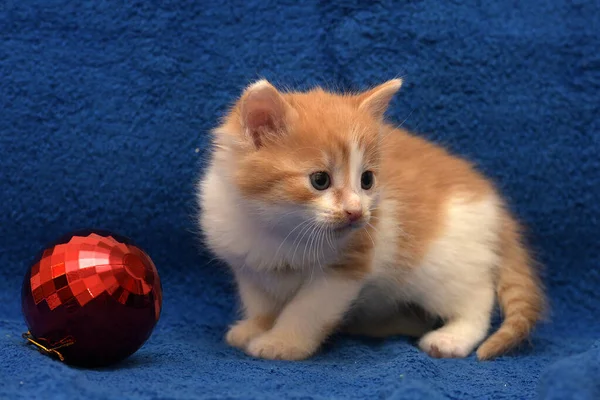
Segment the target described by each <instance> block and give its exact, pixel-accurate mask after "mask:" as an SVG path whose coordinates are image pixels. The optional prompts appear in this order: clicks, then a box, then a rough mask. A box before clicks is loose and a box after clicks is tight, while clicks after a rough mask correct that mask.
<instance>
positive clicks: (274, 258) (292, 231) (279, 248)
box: [273, 220, 310, 261]
mask: <svg viewBox="0 0 600 400" xmlns="http://www.w3.org/2000/svg"><path fill="white" fill-rule="evenodd" d="M309 221H310V220H305V221H302V222H301V223H299V224H298V225H296V227H295V228H294V229H292V230H291V231H290V233H288V234H287V236H286V237H285V239H283V241H282V242H281V244H280V245H279V247H278V248H277V251H276V252H275V255H274V256H273V261H275V260H276V259H277V256H278V255H279V250H281V247H282V246H283V244H284V243H285V241H286V240H287V239H288V238H289V237H290V235H291V234H292V233H294V231H295V230H296V229H298V228H299V227H301V226H302V225H304V224H306V223H308V222H309ZM292 245H293V244H292Z"/></svg>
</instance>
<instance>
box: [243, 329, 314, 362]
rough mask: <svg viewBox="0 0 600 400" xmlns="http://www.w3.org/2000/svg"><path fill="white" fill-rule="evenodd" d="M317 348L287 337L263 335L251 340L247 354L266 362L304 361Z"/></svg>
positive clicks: (270, 334)
mask: <svg viewBox="0 0 600 400" xmlns="http://www.w3.org/2000/svg"><path fill="white" fill-rule="evenodd" d="M316 347H317V346H314V345H311V344H309V343H305V342H302V341H298V340H296V341H294V340H292V339H291V338H290V337H289V336H288V337H285V336H283V335H278V334H273V333H265V334H264V335H262V336H259V337H257V338H256V339H254V340H252V341H251V342H250V344H249V345H248V348H247V352H248V354H250V355H251V356H254V357H258V358H265V359H268V360H289V361H293V360H304V359H306V358H308V357H310V356H311V355H312V354H313V353H314V352H315V350H316Z"/></svg>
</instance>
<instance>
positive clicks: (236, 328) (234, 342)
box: [225, 319, 266, 349]
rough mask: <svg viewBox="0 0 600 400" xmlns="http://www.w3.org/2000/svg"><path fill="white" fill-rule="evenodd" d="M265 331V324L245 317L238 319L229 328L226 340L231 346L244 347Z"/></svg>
mask: <svg viewBox="0 0 600 400" xmlns="http://www.w3.org/2000/svg"><path fill="white" fill-rule="evenodd" d="M265 332H266V329H265V326H264V325H263V324H260V323H257V321H255V320H254V319H245V320H242V321H238V322H237V323H236V324H235V325H233V326H232V327H231V328H230V329H229V331H228V332H227V335H226V336H225V340H226V341H227V343H228V344H229V345H230V346H233V347H237V348H240V349H244V348H246V346H247V345H248V343H250V341H251V340H252V339H254V338H255V337H257V336H259V335H262V334H263V333H265Z"/></svg>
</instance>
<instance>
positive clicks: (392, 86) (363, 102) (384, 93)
mask: <svg viewBox="0 0 600 400" xmlns="http://www.w3.org/2000/svg"><path fill="white" fill-rule="evenodd" d="M401 86H402V79H392V80H390V81H387V82H385V83H382V84H381V85H379V86H376V87H374V88H373V89H370V90H367V91H366V92H364V93H361V94H360V95H359V96H358V101H359V106H358V108H359V109H360V110H365V111H367V112H369V113H371V114H372V115H373V116H375V117H376V118H382V117H383V114H385V112H386V110H387V108H388V106H389V104H390V101H391V100H392V98H393V97H394V95H395V94H396V92H398V90H399V89H400V87H401Z"/></svg>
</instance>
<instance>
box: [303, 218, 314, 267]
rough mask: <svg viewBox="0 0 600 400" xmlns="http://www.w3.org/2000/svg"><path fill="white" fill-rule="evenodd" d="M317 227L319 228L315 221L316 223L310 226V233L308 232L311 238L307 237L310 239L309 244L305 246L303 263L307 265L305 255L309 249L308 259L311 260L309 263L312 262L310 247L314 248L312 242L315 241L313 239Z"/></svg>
mask: <svg viewBox="0 0 600 400" xmlns="http://www.w3.org/2000/svg"><path fill="white" fill-rule="evenodd" d="M316 228H317V223H316V222H314V223H313V224H312V225H311V228H310V233H309V234H308V236H309V238H310V239H307V240H309V241H308V242H307V245H306V246H304V252H303V253H302V264H304V265H306V264H305V263H304V257H305V256H306V252H307V251H308V257H309V259H308V261H309V263H310V249H311V248H312V243H313V240H314V238H315V235H314V233H315V229H316Z"/></svg>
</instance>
